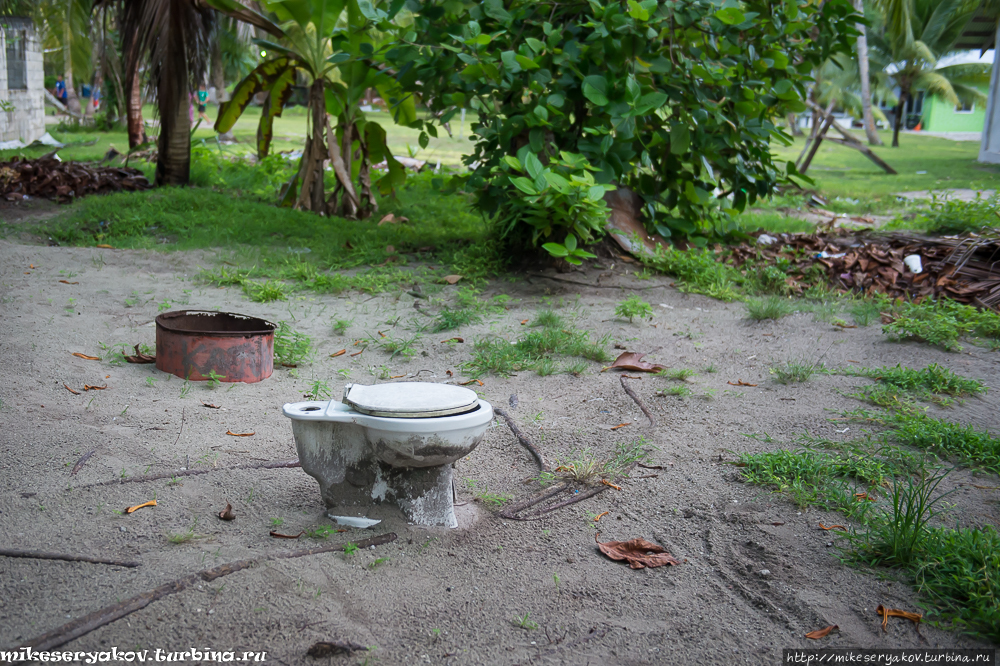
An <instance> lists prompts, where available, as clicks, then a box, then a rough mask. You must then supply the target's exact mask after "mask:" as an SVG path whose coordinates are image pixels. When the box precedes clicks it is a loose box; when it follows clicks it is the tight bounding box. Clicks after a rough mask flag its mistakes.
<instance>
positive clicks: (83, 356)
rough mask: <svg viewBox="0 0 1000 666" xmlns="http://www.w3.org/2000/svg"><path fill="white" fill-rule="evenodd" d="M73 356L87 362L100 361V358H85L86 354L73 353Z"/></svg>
mask: <svg viewBox="0 0 1000 666" xmlns="http://www.w3.org/2000/svg"><path fill="white" fill-rule="evenodd" d="M73 356H76V357H77V358H85V359H87V360H88V361H100V360H101V357H100V356H87V355H86V354H81V353H80V352H73Z"/></svg>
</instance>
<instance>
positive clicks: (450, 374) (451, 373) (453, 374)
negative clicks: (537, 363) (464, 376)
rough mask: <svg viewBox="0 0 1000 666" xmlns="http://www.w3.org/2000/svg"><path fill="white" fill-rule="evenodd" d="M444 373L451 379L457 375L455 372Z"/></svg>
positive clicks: (446, 371) (447, 371)
mask: <svg viewBox="0 0 1000 666" xmlns="http://www.w3.org/2000/svg"><path fill="white" fill-rule="evenodd" d="M444 373H445V374H446V375H448V376H449V377H454V376H455V373H454V372H452V371H451V370H445V371H444Z"/></svg>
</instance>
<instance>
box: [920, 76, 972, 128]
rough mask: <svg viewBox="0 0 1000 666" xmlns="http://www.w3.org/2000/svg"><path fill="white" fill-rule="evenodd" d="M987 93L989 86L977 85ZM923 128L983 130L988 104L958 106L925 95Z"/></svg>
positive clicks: (922, 118)
mask: <svg viewBox="0 0 1000 666" xmlns="http://www.w3.org/2000/svg"><path fill="white" fill-rule="evenodd" d="M977 87H978V88H979V91H980V92H981V93H983V94H984V95H986V94H987V93H988V91H989V88H988V87H987V86H977ZM923 102H924V103H923V114H922V117H921V129H922V130H924V131H925V132H982V131H983V125H984V124H985V123H986V105H985V104H973V105H972V106H962V105H959V106H958V107H956V106H955V105H954V104H950V103H949V102H947V101H946V100H944V99H942V98H940V97H937V96H934V95H925V96H924V99H923Z"/></svg>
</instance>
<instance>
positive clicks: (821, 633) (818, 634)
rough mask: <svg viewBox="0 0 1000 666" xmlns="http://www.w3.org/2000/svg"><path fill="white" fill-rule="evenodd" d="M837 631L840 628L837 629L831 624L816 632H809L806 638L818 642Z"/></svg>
mask: <svg viewBox="0 0 1000 666" xmlns="http://www.w3.org/2000/svg"><path fill="white" fill-rule="evenodd" d="M839 629H840V627H838V626H837V625H835V624H831V625H830V626H829V627H823V628H822V629H817V630H816V631H810V632H809V633H808V634H806V638H811V639H813V640H814V641H818V640H819V639H821V638H823V637H824V636H826V635H827V634H829V633H830V632H831V631H836V630H839Z"/></svg>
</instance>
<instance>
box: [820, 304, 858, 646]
mask: <svg viewBox="0 0 1000 666" xmlns="http://www.w3.org/2000/svg"><path fill="white" fill-rule="evenodd" d="M833 325H834V326H836V327H838V328H857V326H853V325H850V324H845V323H843V322H839V321H835V322H833ZM813 633H815V632H813Z"/></svg>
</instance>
